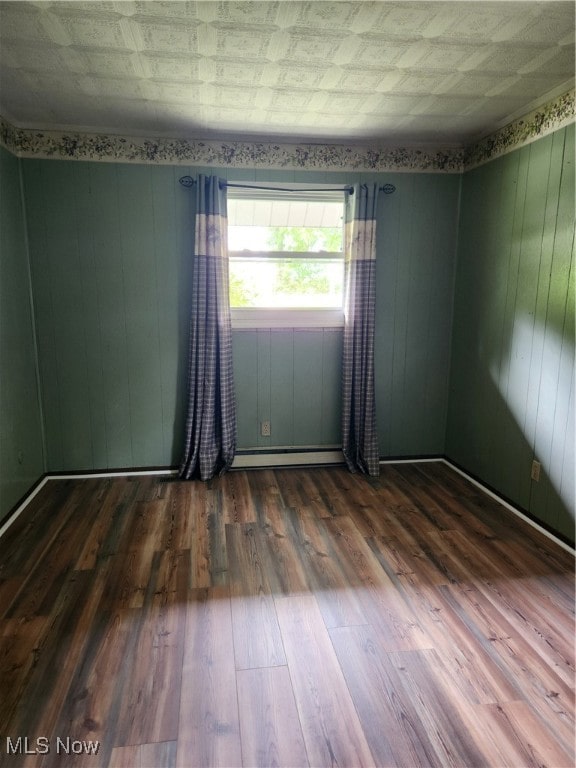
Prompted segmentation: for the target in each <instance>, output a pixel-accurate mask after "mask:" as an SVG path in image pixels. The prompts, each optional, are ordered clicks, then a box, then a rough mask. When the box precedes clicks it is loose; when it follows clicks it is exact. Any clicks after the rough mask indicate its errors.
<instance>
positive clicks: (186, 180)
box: [179, 176, 396, 195]
mask: <svg viewBox="0 0 576 768" xmlns="http://www.w3.org/2000/svg"><path fill="white" fill-rule="evenodd" d="M179 181H180V184H182V186H183V187H193V186H194V184H196V179H194V178H192V176H181V177H180V179H179ZM225 186H226V187H237V188H238V189H259V190H265V191H268V192H348V193H349V194H351V195H352V194H354V187H352V186H350V185H348V186H345V187H340V188H338V187H336V188H334V187H332V188H330V189H328V188H326V187H325V188H323V189H310V188H304V187H302V188H301V189H286V188H285V187H266V186H257V185H256V184H235V183H233V182H231V181H227V182H225ZM395 190H396V187H395V186H394V184H384V185H383V186H381V187H380V191H381V192H384V194H385V195H391V194H392V193H393V192H394V191H395Z"/></svg>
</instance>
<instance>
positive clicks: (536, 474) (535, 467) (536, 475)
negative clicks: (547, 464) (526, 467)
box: [530, 459, 540, 483]
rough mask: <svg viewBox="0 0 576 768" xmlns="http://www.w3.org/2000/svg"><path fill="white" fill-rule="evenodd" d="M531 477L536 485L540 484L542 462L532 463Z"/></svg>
mask: <svg viewBox="0 0 576 768" xmlns="http://www.w3.org/2000/svg"><path fill="white" fill-rule="evenodd" d="M530 477H531V478H532V480H534V482H535V483H538V482H539V481H540V462H539V461H536V459H534V461H533V462H532V471H531V472H530Z"/></svg>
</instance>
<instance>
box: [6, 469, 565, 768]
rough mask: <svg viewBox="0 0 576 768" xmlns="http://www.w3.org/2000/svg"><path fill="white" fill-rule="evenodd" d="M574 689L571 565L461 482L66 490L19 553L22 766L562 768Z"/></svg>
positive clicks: (101, 482)
mask: <svg viewBox="0 0 576 768" xmlns="http://www.w3.org/2000/svg"><path fill="white" fill-rule="evenodd" d="M574 680H575V671H574V559H573V557H572V556H571V555H570V554H569V553H568V552H566V551H565V550H563V549H562V548H560V547H558V546H557V545H556V544H555V543H554V542H552V541H550V540H549V539H547V538H546V537H544V536H543V535H541V534H540V533H539V532H538V531H536V530H534V529H533V528H532V527H530V526H528V525H527V524H525V523H524V522H522V521H521V520H519V519H518V518H517V517H515V516H514V515H512V514H511V513H510V512H508V511H507V510H506V509H504V508H503V507H501V506H500V505H498V504H497V503H496V502H494V501H492V500H491V499H490V498H489V497H487V496H486V495H484V494H482V493H481V492H480V491H479V490H478V489H477V488H476V487H475V486H472V485H471V484H469V483H468V482H467V481H466V480H465V479H463V478H462V477H461V476H460V475H458V474H457V473H455V472H454V471H452V470H451V469H450V468H449V467H447V466H446V465H444V464H441V463H424V464H397V465H387V466H384V467H383V469H382V474H381V477H380V478H379V479H378V480H377V481H369V480H368V479H366V478H364V477H362V476H357V475H351V474H349V473H348V472H347V471H345V470H344V469H342V468H338V467H331V468H316V469H283V470H257V471H249V472H244V471H236V472H230V473H228V474H226V475H224V476H223V477H221V478H218V479H216V480H214V481H212V482H210V483H185V482H180V481H174V480H170V481H167V480H166V479H165V478H164V479H162V478H157V477H131V478H115V479H98V478H94V479H87V480H86V479H78V480H53V481H51V482H49V483H48V484H47V485H46V486H45V487H44V488H43V489H42V490H41V492H40V493H39V494H38V495H37V496H36V497H35V498H34V499H33V501H32V502H31V503H30V505H29V506H28V507H27V508H26V510H25V511H24V512H23V513H22V515H21V516H20V517H19V518H18V519H17V521H16V522H15V523H14V524H13V525H12V527H11V528H9V529H8V531H7V532H6V534H5V535H4V536H3V537H2V538H1V539H0V765H2V766H10V767H12V766H14V767H15V768H17V767H19V766H23V767H26V768H28V767H30V766H32V767H34V768H36V767H39V766H42V767H43V768H44V767H48V766H60V767H62V766H66V768H69V767H72V768H76V766H91V768H108V767H109V766H116V767H117V768H121V767H124V768H137V767H139V766H142V767H144V768H172V767H173V766H178V767H179V768H194V767H196V766H197V767H198V768H217V767H218V766H222V767H223V768H234V767H235V766H246V767H248V766H250V767H254V766H290V767H291V768H300V766H314V767H316V766H340V767H341V768H342V767H344V766H347V767H349V768H360V767H361V766H390V767H392V766H405V767H406V768H418V766H426V767H429V766H431V767H435V766H442V767H444V766H453V767H454V768H467V767H468V766H494V767H498V768H501V767H502V766H511V767H513V768H519V767H520V766H535V767H536V766H550V768H560V767H561V766H573V765H574V760H575V756H574V736H575V731H574V688H575V686H574ZM95 742H98V745H97V752H96V754H92V753H91V750H92V749H96V744H95Z"/></svg>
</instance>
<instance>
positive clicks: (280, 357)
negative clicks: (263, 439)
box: [270, 329, 329, 445]
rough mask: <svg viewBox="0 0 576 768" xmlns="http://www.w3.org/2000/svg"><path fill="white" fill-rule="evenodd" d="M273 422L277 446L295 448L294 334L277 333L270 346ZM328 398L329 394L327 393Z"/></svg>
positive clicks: (273, 333) (285, 331) (278, 331)
mask: <svg viewBox="0 0 576 768" xmlns="http://www.w3.org/2000/svg"><path fill="white" fill-rule="evenodd" d="M270 360H271V366H272V368H271V371H270V384H271V387H270V421H271V424H272V429H273V435H274V444H275V445H293V444H294V332H293V331H292V329H286V330H280V329H276V330H273V331H272V334H271V344H270ZM324 396H325V397H328V396H329V395H328V393H327V392H325V393H324Z"/></svg>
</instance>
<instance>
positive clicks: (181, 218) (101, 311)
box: [24, 160, 460, 471]
mask: <svg viewBox="0 0 576 768" xmlns="http://www.w3.org/2000/svg"><path fill="white" fill-rule="evenodd" d="M200 170H203V171H207V170H208V169H198V168H196V169H193V168H188V169H187V168H177V167H176V168H174V167H168V166H138V165H126V164H124V165H122V164H107V163H79V162H67V161H59V162H54V161H42V160H27V161H24V171H25V189H26V201H27V209H28V230H29V239H30V253H31V262H32V276H33V284H34V297H35V302H36V308H37V309H36V311H37V328H38V343H39V362H40V375H41V381H42V395H43V406H44V413H45V424H46V444H47V464H48V469H49V470H50V471H56V470H72V469H94V468H107V467H110V468H114V467H116V468H117V467H131V466H143V467H145V466H166V465H174V464H177V463H178V461H179V458H180V451H181V424H182V422H183V403H184V391H183V387H182V384H183V380H184V375H185V367H186V344H187V336H188V316H187V306H188V303H189V282H190V281H189V277H190V266H191V265H190V251H191V246H192V242H193V193H192V192H191V191H190V190H186V189H184V188H183V187H182V186H181V185H180V184H179V183H178V179H179V177H180V176H181V175H184V174H186V173H190V174H195V173H197V172H199V171H200ZM212 172H217V171H214V170H213V171H212ZM221 175H224V176H225V175H229V176H230V178H234V179H235V180H246V179H256V180H261V181H283V182H286V181H299V182H311V183H323V182H331V183H350V182H352V181H356V180H361V181H371V180H373V181H378V182H381V183H383V182H385V181H391V182H393V183H394V184H396V187H397V190H396V192H395V194H394V195H391V196H384V195H383V196H382V199H381V201H380V209H379V229H378V262H377V269H378V293H377V304H378V306H377V324H378V334H377V352H376V386H377V408H378V428H379V435H380V442H381V446H380V447H381V452H382V454H383V455H386V456H393V455H406V456H408V455H420V454H422V453H434V454H442V453H443V451H444V437H445V429H446V411H447V394H448V368H449V348H450V318H451V312H452V306H451V303H452V290H453V271H454V259H455V237H456V225H457V199H458V193H459V184H460V181H459V177H458V176H448V175H440V174H438V175H433V174H382V175H377V174H365V175H362V176H357V175H351V174H334V173H330V174H328V173H313V172H299V173H293V172H273V171H267V172H248V171H242V172H239V171H234V172H233V171H221ZM233 345H234V369H235V380H236V392H237V406H238V409H237V410H238V447H239V449H250V448H257V447H266V446H283V447H297V446H332V445H337V444H338V443H340V366H341V345H342V339H341V332H339V331H334V330H333V329H314V330H302V329H299V330H286V331H276V330H272V331H270V330H259V331H240V330H237V331H235V332H234V336H233ZM264 419H266V420H270V421H271V423H272V434H271V436H270V438H262V437H261V436H260V435H259V422H260V421H262V420H264Z"/></svg>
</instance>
